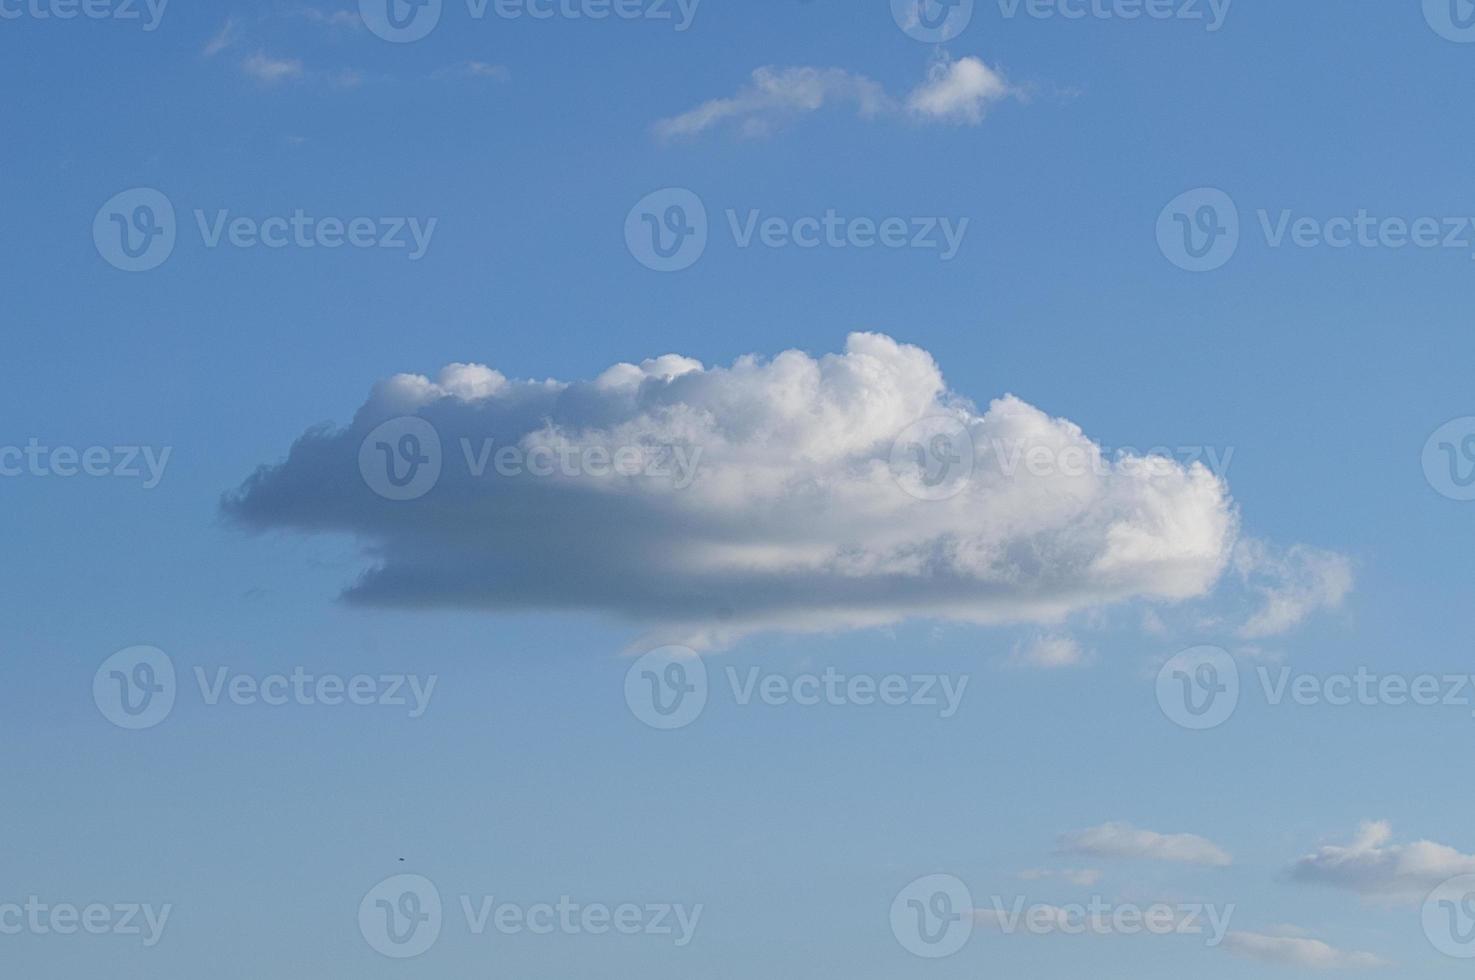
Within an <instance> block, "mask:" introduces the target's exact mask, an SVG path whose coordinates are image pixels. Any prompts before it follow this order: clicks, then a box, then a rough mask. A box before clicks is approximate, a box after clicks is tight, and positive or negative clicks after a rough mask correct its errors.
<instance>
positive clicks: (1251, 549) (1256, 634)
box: [1234, 540, 1352, 639]
mask: <svg viewBox="0 0 1475 980" xmlns="http://www.w3.org/2000/svg"><path fill="white" fill-rule="evenodd" d="M1234 567H1235V571H1236V572H1238V574H1239V577H1240V579H1241V580H1242V581H1243V582H1244V584H1245V586H1246V587H1247V588H1248V589H1250V591H1251V592H1253V593H1254V594H1255V595H1256V596H1257V597H1258V599H1259V604H1260V608H1259V609H1258V610H1257V611H1256V612H1255V613H1254V614H1253V615H1252V616H1251V617H1250V619H1249V621H1248V622H1246V623H1245V624H1244V625H1243V626H1241V627H1240V630H1239V633H1240V635H1241V636H1243V637H1245V638H1247V639H1256V638H1260V637H1266V636H1277V635H1279V634H1281V633H1285V632H1287V631H1288V630H1290V629H1292V628H1293V627H1295V626H1298V625H1300V623H1301V622H1302V621H1303V620H1305V619H1306V618H1307V617H1308V616H1310V615H1311V614H1312V613H1315V612H1318V611H1321V610H1324V609H1335V608H1337V607H1338V606H1340V605H1341V604H1342V600H1343V599H1345V598H1346V597H1347V594H1348V593H1349V592H1351V591H1352V562H1351V560H1350V559H1348V558H1347V557H1346V556H1345V555H1339V554H1336V553H1335V552H1331V551H1322V550H1320V549H1318V548H1312V547H1308V546H1307V545H1294V546H1292V547H1290V548H1287V549H1284V550H1280V551H1277V550H1276V549H1274V548H1272V547H1270V546H1269V545H1267V544H1265V543H1264V542H1261V541H1254V540H1245V541H1241V542H1240V543H1239V545H1238V546H1237V547H1236V548H1235V552H1234Z"/></svg>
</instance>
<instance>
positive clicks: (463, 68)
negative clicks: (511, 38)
mask: <svg viewBox="0 0 1475 980" xmlns="http://www.w3.org/2000/svg"><path fill="white" fill-rule="evenodd" d="M433 77H435V78H486V79H490V80H492V81H497V82H505V81H506V80H507V79H508V78H510V77H511V72H509V71H508V70H507V66H506V65H496V64H492V63H491V62H488V61H476V60H472V61H461V62H457V63H456V64H454V65H447V66H446V67H444V68H438V69H436V71H435V72H434V75H433Z"/></svg>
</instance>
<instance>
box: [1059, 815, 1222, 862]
mask: <svg viewBox="0 0 1475 980" xmlns="http://www.w3.org/2000/svg"><path fill="white" fill-rule="evenodd" d="M1060 850H1061V851H1062V852H1063V853H1066V854H1085V855H1089V856H1092V857H1104V858H1128V859H1134V860H1143V861H1169V862H1173V863H1175V864H1198V865H1205V866H1208V867H1215V868H1222V867H1227V866H1229V865H1230V864H1231V863H1232V859H1231V858H1230V856H1229V854H1228V853H1226V852H1225V851H1224V849H1223V848H1221V847H1219V846H1218V845H1216V844H1214V843H1213V842H1211V841H1208V840H1205V839H1204V838H1202V837H1198V836H1196V835H1194V834H1159V833H1157V832H1156V831H1152V830H1141V829H1139V828H1137V827H1133V826H1131V825H1130V824H1125V823H1106V824H1102V825H1101V826H1099V827H1092V828H1090V829H1088V830H1080V831H1076V832H1075V833H1070V834H1065V835H1064V836H1062V837H1061V838H1060Z"/></svg>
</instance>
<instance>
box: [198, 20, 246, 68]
mask: <svg viewBox="0 0 1475 980" xmlns="http://www.w3.org/2000/svg"><path fill="white" fill-rule="evenodd" d="M240 37H241V28H240V23H239V22H238V21H237V20H236V19H235V17H227V18H226V19H225V23H224V24H222V25H221V26H220V30H218V31H216V32H215V34H214V36H213V37H211V38H210V40H208V41H206V42H205V46H204V47H203V48H201V49H200V54H201V55H202V56H203V57H206V58H213V57H215V56H216V55H217V54H219V53H220V52H222V51H224V50H226V49H227V48H230V47H233V46H235V44H236V42H237V41H239V40H240Z"/></svg>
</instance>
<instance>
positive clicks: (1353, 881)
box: [1290, 820, 1475, 902]
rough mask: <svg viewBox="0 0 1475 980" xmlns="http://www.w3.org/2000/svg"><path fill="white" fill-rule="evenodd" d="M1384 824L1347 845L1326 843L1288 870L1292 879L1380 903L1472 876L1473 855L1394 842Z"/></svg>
mask: <svg viewBox="0 0 1475 980" xmlns="http://www.w3.org/2000/svg"><path fill="white" fill-rule="evenodd" d="M1392 841H1393V828H1392V826H1391V825H1390V824H1389V823H1387V822H1386V821H1381V820H1377V821H1368V822H1365V823H1363V824H1362V826H1361V827H1359V828H1358V831H1357V836H1356V837H1354V838H1353V840H1352V843H1350V844H1347V845H1345V846H1344V845H1334V844H1329V845H1327V846H1325V847H1322V848H1320V849H1319V850H1317V851H1316V852H1315V853H1314V854H1308V855H1306V856H1305V857H1303V858H1301V859H1300V860H1299V861H1297V862H1296V863H1295V864H1294V865H1292V866H1291V869H1290V876H1291V878H1292V879H1294V880H1296V881H1301V882H1306V883H1309V884H1316V885H1326V886H1328V887H1332V888H1340V889H1344V890H1346V891H1351V892H1355V893H1357V894H1359V895H1361V896H1363V897H1364V898H1369V899H1381V900H1385V901H1393V902H1401V901H1418V900H1421V899H1422V898H1423V897H1424V895H1426V894H1427V893H1428V892H1429V890H1430V889H1432V888H1434V887H1435V886H1436V885H1438V884H1439V883H1440V882H1442V881H1444V880H1446V879H1448V878H1453V877H1455V876H1457V875H1466V874H1475V855H1470V854H1462V853H1460V852H1459V851H1457V850H1455V849H1454V848H1453V847H1450V846H1448V845H1446V844H1436V843H1434V842H1433V841H1427V840H1422V841H1415V842H1413V843H1411V844H1394V843H1392Z"/></svg>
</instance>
